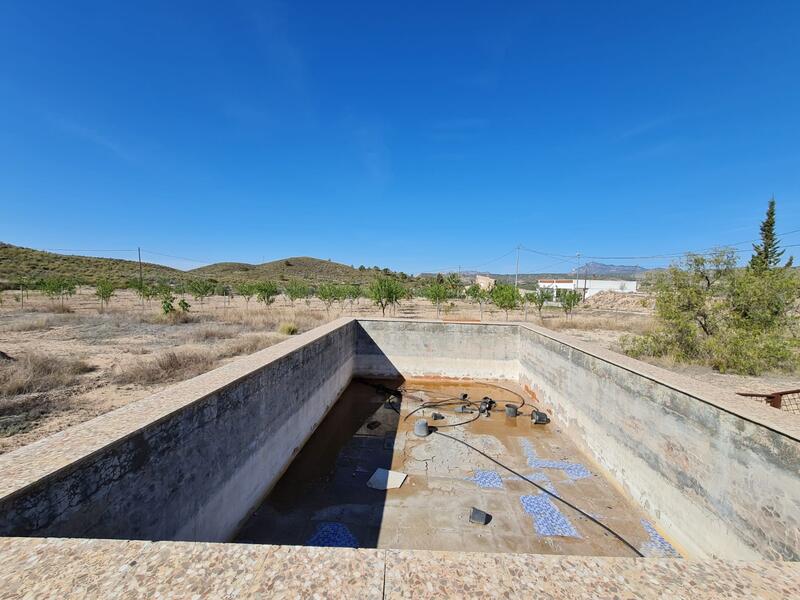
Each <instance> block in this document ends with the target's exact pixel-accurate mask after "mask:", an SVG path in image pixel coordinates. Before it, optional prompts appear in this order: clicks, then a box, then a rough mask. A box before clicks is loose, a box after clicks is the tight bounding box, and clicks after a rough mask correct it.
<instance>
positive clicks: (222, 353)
mask: <svg viewBox="0 0 800 600" xmlns="http://www.w3.org/2000/svg"><path fill="white" fill-rule="evenodd" d="M283 339H284V338H283V336H281V335H278V334H274V333H252V334H249V335H242V336H239V337H237V338H236V339H233V340H231V341H230V342H228V343H226V344H225V345H224V346H223V347H222V348H221V349H220V350H219V357H220V358H231V357H234V356H244V355H246V354H252V353H253V352H258V351H259V350H263V349H264V348H267V347H269V346H272V345H274V344H276V343H278V342H280V341H281V340H283Z"/></svg>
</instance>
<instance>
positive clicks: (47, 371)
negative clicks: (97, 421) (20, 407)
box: [0, 352, 93, 396]
mask: <svg viewBox="0 0 800 600" xmlns="http://www.w3.org/2000/svg"><path fill="white" fill-rule="evenodd" d="M91 370H93V368H92V367H91V366H90V365H89V364H87V363H86V362H84V361H82V360H78V359H74V358H60V357H58V356H52V355H49V354H42V353H37V352H32V353H30V354H26V355H24V356H20V357H19V358H17V360H11V361H10V360H4V361H2V363H0V396H17V395H19V394H29V393H31V392H46V391H49V390H54V389H59V388H66V387H69V386H72V385H74V384H75V383H77V381H78V378H79V376H80V375H82V374H83V373H88V372H89V371H91Z"/></svg>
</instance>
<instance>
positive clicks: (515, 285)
mask: <svg viewBox="0 0 800 600" xmlns="http://www.w3.org/2000/svg"><path fill="white" fill-rule="evenodd" d="M520 247H521V246H520V245H519V244H517V269H516V271H515V272H514V289H517V290H518V289H519V249H520Z"/></svg>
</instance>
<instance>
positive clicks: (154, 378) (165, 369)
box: [114, 349, 217, 385]
mask: <svg viewBox="0 0 800 600" xmlns="http://www.w3.org/2000/svg"><path fill="white" fill-rule="evenodd" d="M216 362H217V360H216V354H215V353H214V352H211V351H210V350H188V349H183V350H170V351H168V352H163V353H161V354H159V355H157V356H155V357H154V358H151V359H148V360H144V361H136V362H132V363H128V364H127V365H126V366H125V367H124V368H121V369H119V370H118V371H117V373H115V374H114V382H115V383H118V384H123V385H124V384H130V383H138V384H140V385H148V384H153V383H165V382H168V381H180V380H183V379H190V378H192V377H194V376H196V375H200V374H201V373H205V372H206V371H209V370H211V369H212V368H214V366H215V365H216Z"/></svg>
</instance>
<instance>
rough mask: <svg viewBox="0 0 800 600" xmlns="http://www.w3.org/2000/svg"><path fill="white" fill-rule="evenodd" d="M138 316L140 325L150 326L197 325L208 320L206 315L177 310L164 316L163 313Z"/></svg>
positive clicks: (148, 313)
mask: <svg viewBox="0 0 800 600" xmlns="http://www.w3.org/2000/svg"><path fill="white" fill-rule="evenodd" d="M138 316H139V320H140V321H141V322H142V323H149V324H150V325H182V324H184V323H198V322H200V321H204V320H208V319H209V316H208V315H199V314H196V313H191V312H183V311H179V310H176V311H175V312H171V313H169V314H168V315H165V314H164V313H163V312H158V313H152V312H146V313H139V315H138Z"/></svg>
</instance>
